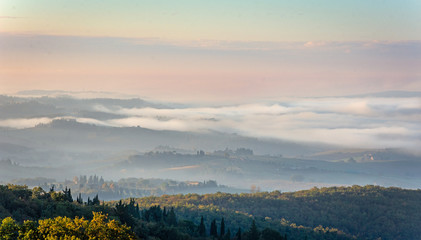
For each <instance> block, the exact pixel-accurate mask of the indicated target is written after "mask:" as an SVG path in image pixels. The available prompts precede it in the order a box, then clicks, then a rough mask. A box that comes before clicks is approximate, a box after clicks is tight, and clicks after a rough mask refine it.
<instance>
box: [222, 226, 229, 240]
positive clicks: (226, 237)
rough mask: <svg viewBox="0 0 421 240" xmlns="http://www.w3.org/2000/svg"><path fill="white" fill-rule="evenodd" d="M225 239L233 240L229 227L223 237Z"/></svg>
mask: <svg viewBox="0 0 421 240" xmlns="http://www.w3.org/2000/svg"><path fill="white" fill-rule="evenodd" d="M222 239H224V240H231V230H230V229H229V228H228V231H227V233H225V235H224V236H223V237H222Z"/></svg>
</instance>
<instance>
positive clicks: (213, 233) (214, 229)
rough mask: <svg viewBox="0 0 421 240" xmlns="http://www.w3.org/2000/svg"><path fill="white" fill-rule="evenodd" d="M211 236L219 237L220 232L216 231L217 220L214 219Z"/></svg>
mask: <svg viewBox="0 0 421 240" xmlns="http://www.w3.org/2000/svg"><path fill="white" fill-rule="evenodd" d="M210 235H211V236H213V237H218V230H217V229H216V220H215V219H214V220H213V221H212V223H211V226H210Z"/></svg>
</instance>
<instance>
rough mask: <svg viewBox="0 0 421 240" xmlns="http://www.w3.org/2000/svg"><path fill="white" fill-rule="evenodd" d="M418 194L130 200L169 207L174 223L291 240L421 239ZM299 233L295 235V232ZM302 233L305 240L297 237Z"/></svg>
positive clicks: (361, 190) (334, 192)
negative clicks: (256, 231) (222, 225)
mask: <svg viewBox="0 0 421 240" xmlns="http://www.w3.org/2000/svg"><path fill="white" fill-rule="evenodd" d="M420 199H421V190H406V189H400V188H393V187H392V188H384V187H379V186H372V185H369V186H365V187H361V186H352V187H331V188H320V189H319V188H313V189H310V190H305V191H298V192H291V193H280V192H278V191H275V192H270V193H268V192H260V193H254V194H227V193H216V194H205V195H197V194H187V195H175V196H169V195H168V196H162V197H146V198H139V199H136V202H137V203H138V204H139V206H140V207H142V208H144V207H150V206H152V205H156V204H159V205H161V206H165V207H167V208H168V207H174V208H175V209H176V211H177V212H178V213H179V215H180V217H183V218H186V219H194V221H195V223H198V222H199V221H200V216H201V215H203V216H205V218H206V217H207V219H205V220H206V221H212V219H213V218H215V217H216V216H223V217H224V218H225V221H226V223H229V224H230V225H231V226H234V225H235V226H240V227H242V228H245V227H246V226H248V225H249V224H250V223H249V222H250V219H255V220H256V224H257V226H259V227H260V228H265V227H270V228H273V229H275V230H277V231H279V232H281V233H284V232H285V233H289V236H291V239H292V238H295V236H300V237H298V238H296V239H304V237H307V238H308V239H311V238H318V237H319V236H317V234H316V233H323V236H324V237H326V236H328V235H332V239H335V238H339V237H347V236H355V237H357V238H358V239H379V238H381V239H383V240H384V239H402V240H403V239H421V228H419V227H417V226H421V214H419V213H420V212H421V201H420ZM297 229H300V231H298V232H294V231H295V230H297ZM304 232H305V235H303V233H304Z"/></svg>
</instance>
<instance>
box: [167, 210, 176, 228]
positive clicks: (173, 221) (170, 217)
mask: <svg viewBox="0 0 421 240" xmlns="http://www.w3.org/2000/svg"><path fill="white" fill-rule="evenodd" d="M166 222H167V223H168V224H169V225H170V226H175V225H177V217H176V216H175V212H174V207H172V208H171V210H170V211H169V212H168V215H167V217H166Z"/></svg>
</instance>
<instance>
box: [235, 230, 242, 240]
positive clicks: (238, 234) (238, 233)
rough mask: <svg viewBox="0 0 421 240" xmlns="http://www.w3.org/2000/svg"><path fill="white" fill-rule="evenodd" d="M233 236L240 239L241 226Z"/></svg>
mask: <svg viewBox="0 0 421 240" xmlns="http://www.w3.org/2000/svg"><path fill="white" fill-rule="evenodd" d="M235 236H236V237H237V240H241V228H238V232H237V234H236V235H235Z"/></svg>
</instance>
